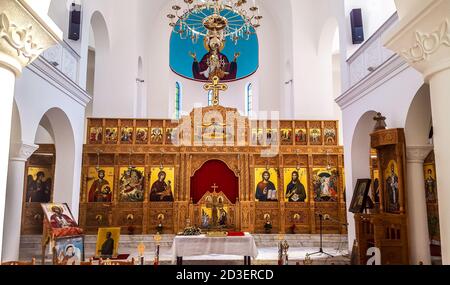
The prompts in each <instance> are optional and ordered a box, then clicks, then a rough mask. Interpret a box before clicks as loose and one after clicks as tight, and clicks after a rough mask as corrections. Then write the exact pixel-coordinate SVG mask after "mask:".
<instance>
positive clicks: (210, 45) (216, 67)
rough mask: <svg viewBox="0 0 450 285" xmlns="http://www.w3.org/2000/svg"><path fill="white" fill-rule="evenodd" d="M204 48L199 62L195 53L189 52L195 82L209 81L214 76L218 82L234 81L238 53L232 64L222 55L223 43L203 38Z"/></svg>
mask: <svg viewBox="0 0 450 285" xmlns="http://www.w3.org/2000/svg"><path fill="white" fill-rule="evenodd" d="M204 46H205V48H206V50H207V51H208V53H206V54H205V55H204V56H203V58H202V59H201V60H200V62H199V61H198V60H197V55H196V53H193V52H191V53H190V54H189V55H190V56H191V57H192V58H193V59H194V62H193V63H192V72H193V76H194V78H195V79H197V80H202V81H206V80H210V79H212V78H213V77H214V76H218V77H219V78H220V80H234V79H236V76H237V68H238V67H237V58H238V57H239V55H240V54H239V53H236V54H235V55H234V59H233V61H232V62H230V61H229V60H228V57H227V56H226V55H225V54H223V53H222V51H223V49H224V48H225V42H222V43H220V42H215V39H214V38H212V39H209V38H208V37H205V38H204Z"/></svg>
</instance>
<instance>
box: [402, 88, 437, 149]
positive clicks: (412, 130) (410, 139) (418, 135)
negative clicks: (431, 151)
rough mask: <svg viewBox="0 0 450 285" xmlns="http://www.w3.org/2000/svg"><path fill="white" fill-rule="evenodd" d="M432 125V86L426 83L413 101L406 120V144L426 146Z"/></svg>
mask: <svg viewBox="0 0 450 285" xmlns="http://www.w3.org/2000/svg"><path fill="white" fill-rule="evenodd" d="M431 125H432V115H431V100H430V86H429V85H428V84H424V85H423V86H422V87H420V89H419V90H418V91H417V94H416V96H415V97H414V99H413V100H412V102H411V105H410V108H409V111H408V114H407V116H406V122H405V136H406V144H407V145H408V146H426V145H428V144H429V134H430V130H431Z"/></svg>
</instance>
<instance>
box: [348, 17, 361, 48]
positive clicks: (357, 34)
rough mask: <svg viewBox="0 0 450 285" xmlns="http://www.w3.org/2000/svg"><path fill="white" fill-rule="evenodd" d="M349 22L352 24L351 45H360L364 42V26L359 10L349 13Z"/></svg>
mask: <svg viewBox="0 0 450 285" xmlns="http://www.w3.org/2000/svg"><path fill="white" fill-rule="evenodd" d="M350 21H351V24H352V40H353V44H354V45H357V44H362V43H363V42H364V26H363V18H362V11H361V9H353V10H352V11H351V12H350Z"/></svg>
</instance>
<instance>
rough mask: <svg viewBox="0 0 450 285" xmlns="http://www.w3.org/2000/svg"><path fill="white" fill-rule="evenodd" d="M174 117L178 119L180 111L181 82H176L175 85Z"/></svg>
mask: <svg viewBox="0 0 450 285" xmlns="http://www.w3.org/2000/svg"><path fill="white" fill-rule="evenodd" d="M175 89H176V90H175V119H177V120H178V119H180V112H181V99H182V98H181V96H182V94H181V83H180V82H177V83H176V87H175Z"/></svg>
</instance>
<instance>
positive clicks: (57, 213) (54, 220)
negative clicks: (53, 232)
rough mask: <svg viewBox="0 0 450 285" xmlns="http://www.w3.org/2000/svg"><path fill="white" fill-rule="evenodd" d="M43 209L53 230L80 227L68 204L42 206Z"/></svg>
mask: <svg viewBox="0 0 450 285" xmlns="http://www.w3.org/2000/svg"><path fill="white" fill-rule="evenodd" d="M41 207H42V210H43V211H44V214H45V216H46V217H47V221H48V222H49V223H50V226H51V227H52V228H53V229H65V228H76V227H78V224H77V223H76V222H75V219H74V218H73V215H72V213H71V212H70V209H69V207H68V206H67V204H41Z"/></svg>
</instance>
